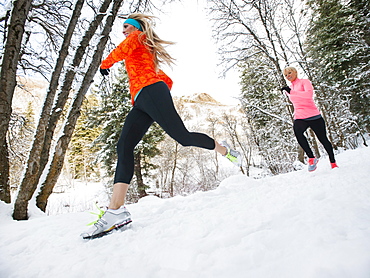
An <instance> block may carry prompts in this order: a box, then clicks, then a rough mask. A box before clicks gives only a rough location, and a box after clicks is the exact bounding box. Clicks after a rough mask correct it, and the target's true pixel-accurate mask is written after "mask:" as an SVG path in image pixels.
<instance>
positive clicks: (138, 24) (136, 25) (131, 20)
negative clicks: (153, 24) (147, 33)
mask: <svg viewBox="0 0 370 278" xmlns="http://www.w3.org/2000/svg"><path fill="white" fill-rule="evenodd" d="M125 23H127V24H130V25H132V26H134V27H136V28H137V29H139V30H140V31H143V28H141V25H140V23H139V21H137V20H136V19H133V18H128V19H126V21H125V22H124V23H123V24H125Z"/></svg>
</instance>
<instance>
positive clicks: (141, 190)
mask: <svg viewBox="0 0 370 278" xmlns="http://www.w3.org/2000/svg"><path fill="white" fill-rule="evenodd" d="M134 156H135V167H134V173H135V177H136V182H137V191H138V193H139V198H143V197H145V196H147V195H148V194H147V193H146V191H145V187H146V186H145V184H144V180H143V174H142V168H141V153H140V152H137V153H135V154H134Z"/></svg>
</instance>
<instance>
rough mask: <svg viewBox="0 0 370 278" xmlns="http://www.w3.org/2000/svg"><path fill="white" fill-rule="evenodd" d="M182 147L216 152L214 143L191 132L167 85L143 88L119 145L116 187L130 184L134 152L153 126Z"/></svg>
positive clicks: (156, 84) (127, 119) (204, 135)
mask: <svg viewBox="0 0 370 278" xmlns="http://www.w3.org/2000/svg"><path fill="white" fill-rule="evenodd" d="M154 121H155V122H157V123H158V124H159V125H160V126H161V127H162V128H163V130H164V131H165V132H166V133H167V134H168V135H169V136H171V137H172V138H173V139H175V140H176V141H177V142H179V143H180V144H181V145H182V146H196V147H200V148H204V149H209V150H213V149H214V148H215V141H214V140H213V139H212V138H210V137H209V136H208V135H206V134H203V133H196V132H189V131H188V130H187V129H186V127H185V125H184V123H183V122H182V120H181V118H180V116H179V115H178V113H177V111H176V109H175V106H174V104H173V101H172V97H171V94H170V91H169V89H168V87H167V85H166V84H165V83H164V82H157V83H154V84H152V85H149V86H146V87H144V88H143V89H142V90H141V92H140V95H139V96H138V97H137V99H136V102H135V105H134V107H133V108H132V110H131V111H130V113H129V114H128V115H127V117H126V120H125V124H124V125H123V129H122V132H121V136H120V139H119V140H118V144H117V154H118V161H117V167H116V173H115V177H114V183H117V182H123V183H127V184H129V183H130V181H131V179H132V176H133V173H134V148H135V146H136V145H137V144H138V143H139V141H140V140H141V139H142V138H143V136H144V134H145V133H146V132H147V130H148V129H149V127H150V126H151V125H152V123H153V122H154Z"/></svg>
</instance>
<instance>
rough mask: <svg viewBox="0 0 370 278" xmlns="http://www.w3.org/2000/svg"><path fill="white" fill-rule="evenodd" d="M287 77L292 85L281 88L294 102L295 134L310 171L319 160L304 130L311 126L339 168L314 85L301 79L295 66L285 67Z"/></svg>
mask: <svg viewBox="0 0 370 278" xmlns="http://www.w3.org/2000/svg"><path fill="white" fill-rule="evenodd" d="M284 76H285V78H286V79H287V80H288V81H290V82H291V86H290V87H284V88H281V91H282V92H284V93H285V94H286V95H287V96H288V97H289V99H290V101H291V102H292V103H293V106H294V125H293V129H294V134H295V136H296V138H297V141H298V143H299V145H300V146H301V147H302V149H303V150H304V151H305V153H306V154H307V156H308V171H310V172H312V171H315V170H316V167H317V163H318V162H319V160H318V159H317V158H316V157H315V156H314V155H313V152H312V150H311V148H310V146H309V144H308V141H307V138H306V137H305V136H304V132H305V131H306V130H307V128H309V127H310V128H311V129H312V130H313V131H314V132H315V134H316V136H317V139H319V141H320V142H321V144H323V146H324V148H325V150H326V152H327V153H328V155H329V160H330V165H331V168H332V169H333V168H337V167H338V165H337V164H336V162H335V157H334V151H333V146H332V144H331V143H330V141H329V139H328V137H327V136H326V128H325V121H324V119H323V117H322V116H321V114H320V111H319V109H317V107H316V105H315V102H314V100H313V87H312V84H311V82H310V80H308V79H299V78H298V77H297V76H298V74H297V70H296V69H295V68H294V67H287V68H285V69H284Z"/></svg>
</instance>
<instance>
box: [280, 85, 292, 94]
mask: <svg viewBox="0 0 370 278" xmlns="http://www.w3.org/2000/svg"><path fill="white" fill-rule="evenodd" d="M280 91H281V92H282V93H284V91H285V92H287V93H288V94H290V88H289V87H288V86H286V87H283V88H281V89H280Z"/></svg>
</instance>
